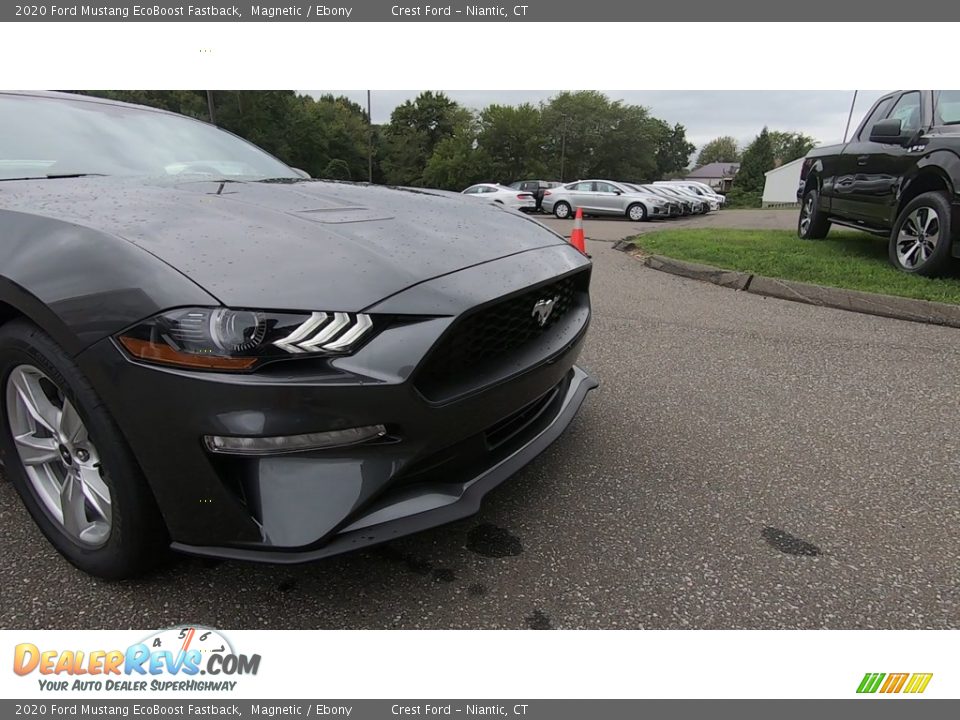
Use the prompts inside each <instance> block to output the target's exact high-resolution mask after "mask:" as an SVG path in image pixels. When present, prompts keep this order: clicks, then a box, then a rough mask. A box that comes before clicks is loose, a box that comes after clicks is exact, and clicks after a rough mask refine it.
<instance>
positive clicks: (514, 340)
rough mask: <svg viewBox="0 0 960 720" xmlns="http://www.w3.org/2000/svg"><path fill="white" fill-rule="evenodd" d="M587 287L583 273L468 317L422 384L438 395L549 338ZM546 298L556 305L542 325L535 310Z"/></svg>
mask: <svg viewBox="0 0 960 720" xmlns="http://www.w3.org/2000/svg"><path fill="white" fill-rule="evenodd" d="M586 283H587V273H585V272H581V273H577V274H576V275H570V276H567V277H565V278H562V279H560V280H557V281H554V282H552V283H549V284H546V285H541V286H539V287H536V288H534V289H532V290H528V291H526V292H523V293H521V294H520V295H515V296H513V297H511V298H508V299H506V300H503V301H501V302H498V303H496V304H495V305H491V306H489V307H486V308H483V309H481V310H479V311H477V312H474V313H473V314H470V315H467V316H466V317H464V318H462V319H461V320H459V321H458V322H457V323H456V325H454V326H453V327H452V328H451V329H450V330H449V331H448V332H447V334H446V335H445V336H444V337H443V338H442V339H441V340H440V342H439V344H438V345H437V347H436V348H434V350H433V352H432V353H431V354H430V356H429V357H428V358H427V361H426V363H425V365H424V367H423V368H422V370H421V371H420V373H419V375H418V379H417V386H418V387H419V388H420V389H421V390H422V391H424V394H426V395H427V396H428V397H431V396H435V395H436V394H438V393H437V391H438V390H439V389H440V388H442V387H444V386H447V385H449V384H451V383H455V382H457V381H460V380H462V379H463V378H464V377H465V376H469V374H470V371H471V370H473V369H476V368H478V367H480V366H483V365H486V364H489V363H491V362H494V361H496V360H498V359H503V358H507V357H509V355H510V354H511V353H513V352H516V351H518V350H520V349H521V348H524V347H526V346H528V345H530V344H532V343H534V342H536V341H537V340H538V339H541V338H543V337H544V336H547V335H549V334H550V333H551V330H552V328H554V326H555V325H556V324H557V323H558V322H560V321H561V320H562V319H563V318H564V316H565V315H566V314H567V313H568V312H569V311H570V309H571V308H572V307H574V305H575V303H576V301H577V296H578V294H579V293H581V292H583V293H585V292H586ZM543 300H546V301H552V302H553V305H552V309H551V311H550V314H549V315H548V316H547V319H546V322H545V323H544V324H543V325H541V324H540V321H539V318H538V315H537V312H536V310H535V306H536V305H537V303H539V302H540V301H543Z"/></svg>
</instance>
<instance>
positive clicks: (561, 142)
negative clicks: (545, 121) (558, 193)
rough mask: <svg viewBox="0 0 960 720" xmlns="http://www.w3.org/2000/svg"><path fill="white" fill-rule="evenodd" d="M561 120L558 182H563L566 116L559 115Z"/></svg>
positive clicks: (565, 158)
mask: <svg viewBox="0 0 960 720" xmlns="http://www.w3.org/2000/svg"><path fill="white" fill-rule="evenodd" d="M560 117H561V118H563V125H562V126H561V128H562V129H561V130H560V182H563V181H564V179H565V178H564V176H563V171H564V169H565V165H566V161H567V116H566V115H564V114H562V113H561V115H560Z"/></svg>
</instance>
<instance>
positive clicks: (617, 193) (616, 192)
mask: <svg viewBox="0 0 960 720" xmlns="http://www.w3.org/2000/svg"><path fill="white" fill-rule="evenodd" d="M613 194H614V195H623V193H622V192H620V191H619V190H614V191H613Z"/></svg>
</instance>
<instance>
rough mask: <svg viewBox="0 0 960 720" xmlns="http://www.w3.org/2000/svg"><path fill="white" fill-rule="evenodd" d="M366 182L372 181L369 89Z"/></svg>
mask: <svg viewBox="0 0 960 720" xmlns="http://www.w3.org/2000/svg"><path fill="white" fill-rule="evenodd" d="M367 182H370V183H373V114H372V112H371V111H370V91H369V90H367Z"/></svg>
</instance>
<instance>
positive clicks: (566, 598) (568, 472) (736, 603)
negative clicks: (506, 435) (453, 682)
mask: <svg viewBox="0 0 960 720" xmlns="http://www.w3.org/2000/svg"><path fill="white" fill-rule="evenodd" d="M728 212H730V211H725V212H723V213H720V214H719V215H718V216H717V217H720V218H723V217H724V216H725V215H726V214H727V213H728ZM728 217H729V216H728ZM591 225H592V226H594V227H595V226H600V225H610V226H611V227H616V228H617V232H619V237H622V236H623V235H625V234H630V233H629V231H628V232H624V229H625V228H626V226H627V225H628V223H625V222H618V221H597V222H593V223H591ZM611 232H612V231H611ZM594 233H595V231H594V230H588V236H591V237H592V236H594V235H593V234H594ZM588 249H589V250H590V252H591V253H592V254H593V257H594V261H595V263H596V267H595V270H594V285H593V287H594V303H595V315H594V321H593V326H592V328H591V331H590V337H589V338H588V343H587V347H586V349H585V351H584V354H583V356H582V364H583V365H584V366H585V367H586V368H587V369H589V370H590V371H591V372H592V373H594V374H595V375H596V376H597V377H598V378H599V379H600V381H601V383H602V385H601V387H600V389H599V390H597V391H595V392H594V393H592V394H591V395H590V396H589V397H588V398H587V401H586V403H585V405H584V407H583V410H582V412H581V413H580V415H579V416H578V418H577V419H576V420H575V421H574V423H573V424H572V425H571V426H570V428H569V430H568V432H567V433H566V434H565V435H564V436H563V437H562V438H561V439H560V440H559V441H558V442H557V443H555V444H554V445H553V446H552V448H551V449H550V450H549V451H547V452H546V453H545V454H544V455H543V456H542V457H541V458H539V459H538V460H537V461H535V462H534V463H533V464H532V465H530V466H529V467H528V468H527V469H526V470H524V471H523V472H521V473H520V474H519V475H517V476H516V477H515V478H513V479H512V480H510V481H509V482H507V483H505V484H504V485H503V486H501V487H500V488H499V489H498V490H496V491H495V492H494V493H492V494H491V495H490V496H488V498H487V500H486V502H485V503H484V506H483V509H482V511H481V513H480V514H479V515H478V516H476V517H474V518H471V519H469V520H465V521H461V522H458V523H456V524H453V525H449V526H446V527H443V528H439V529H436V530H433V531H429V532H426V533H423V534H421V535H417V536H413V537H410V538H406V539H403V540H401V541H397V542H394V543H391V544H390V545H388V546H385V547H382V548H378V549H373V550H370V551H365V552H361V553H357V554H354V555H350V556H345V557H340V558H336V559H333V560H329V561H325V562H321V563H318V564H313V565H307V566H296V567H271V566H262V565H252V564H243V563H237V562H209V561H201V560H197V559H191V558H179V559H175V560H173V561H172V562H171V564H170V565H169V566H168V567H167V568H166V569H164V570H163V571H161V572H159V573H157V574H155V575H153V576H150V577H148V578H144V579H142V580H138V581H134V582H124V583H119V584H116V583H114V584H111V583H106V582H102V581H98V580H94V579H91V578H89V577H87V576H85V575H83V574H81V573H80V572H78V571H76V570H74V569H73V568H72V567H70V566H69V565H67V563H66V562H64V561H63V560H61V559H60V557H59V556H58V555H57V554H56V553H55V552H54V551H53V550H52V549H51V547H50V546H49V545H48V544H47V543H46V541H45V540H44V539H43V538H42V536H41V535H40V533H39V531H38V530H37V529H36V528H35V526H34V524H33V522H32V521H31V520H30V519H29V518H28V517H27V514H26V512H25V511H24V510H23V508H22V507H21V505H20V503H19V500H18V498H17V497H16V495H15V493H14V491H13V488H12V487H11V486H10V484H9V483H7V482H3V481H0V548H2V552H0V587H2V588H3V591H2V597H3V603H2V605H0V626H2V627H4V628H156V627H165V626H170V625H174V624H179V623H202V624H206V625H211V626H216V627H221V628H228V629H237V628H534V629H550V628H820V627H828V628H957V627H960V583H958V582H957V580H958V576H960V483H958V481H957V476H958V470H960V462H958V460H960V433H958V432H957V403H956V397H957V390H958V378H960V353H958V347H960V346H958V343H957V338H958V335H957V331H956V330H951V329H947V328H940V327H933V326H927V325H920V324H913V323H907V322H901V321H896V320H888V319H884V318H878V317H870V316H865V315H858V314H854V313H847V312H843V311H839V310H830V309H825V308H817V307H811V306H807V305H799V304H794V303H790V302H784V301H780V300H775V299H769V298H763V297H759V296H756V295H750V294H745V293H738V292H734V291H732V290H727V289H725V288H720V287H716V286H713V285H708V284H702V283H698V282H695V281H692V280H687V279H683V278H679V277H675V276H672V275H666V274H662V273H658V272H656V271H653V270H650V269H647V268H645V267H643V266H642V265H641V264H640V263H639V262H637V261H635V260H634V259H632V258H631V257H629V256H627V255H625V254H623V253H619V252H616V251H614V250H613V249H612V248H611V247H610V246H609V245H608V244H606V243H603V242H590V243H589V244H588Z"/></svg>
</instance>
